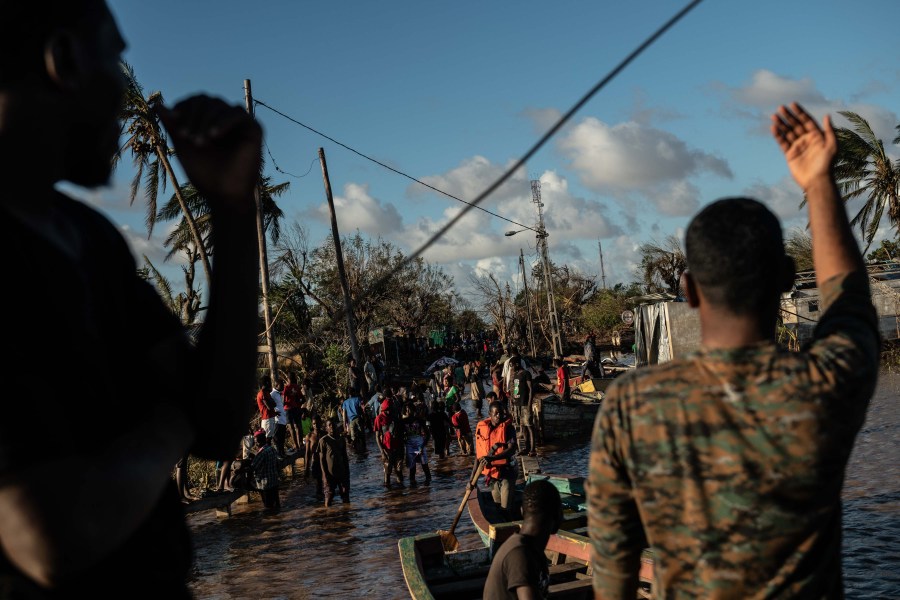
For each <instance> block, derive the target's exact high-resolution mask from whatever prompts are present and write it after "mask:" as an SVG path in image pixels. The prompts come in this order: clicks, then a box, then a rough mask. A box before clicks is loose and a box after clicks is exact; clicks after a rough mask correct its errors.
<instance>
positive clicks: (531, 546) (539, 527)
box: [482, 479, 563, 600]
mask: <svg viewBox="0 0 900 600" xmlns="http://www.w3.org/2000/svg"><path fill="white" fill-rule="evenodd" d="M522 518H523V521H522V527H521V528H520V529H519V532H518V533H514V534H512V535H511V536H510V537H509V539H507V540H506V541H505V542H503V543H502V544H501V545H500V549H499V550H498V551H497V553H496V554H495V555H494V558H493V560H492V561H491V570H490V571H489V572H488V576H487V580H486V581H485V585H484V595H483V596H482V597H483V598H484V599H485V600H525V599H537V598H546V597H547V591H548V588H549V587H550V570H549V568H548V566H547V556H546V555H545V554H544V550H545V549H546V548H547V543H548V542H549V541H550V536H551V535H553V534H555V533H556V532H557V531H559V526H560V525H561V524H562V519H563V511H562V501H561V499H560V497H559V491H558V490H557V489H556V488H555V487H553V484H551V483H550V482H549V481H547V480H545V479H539V480H537V481H532V482H531V483H529V484H528V485H527V486H525V492H524V494H523V495H522Z"/></svg>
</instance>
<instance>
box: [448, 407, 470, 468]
mask: <svg viewBox="0 0 900 600" xmlns="http://www.w3.org/2000/svg"><path fill="white" fill-rule="evenodd" d="M450 424H451V425H453V429H455V430H456V442H457V443H458V444H459V451H460V452H462V455H463V456H469V455H470V454H472V428H471V427H469V415H467V414H466V411H464V410H463V408H462V405H461V404H460V403H459V402H454V403H453V416H452V417H450Z"/></svg>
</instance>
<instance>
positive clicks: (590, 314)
mask: <svg viewBox="0 0 900 600" xmlns="http://www.w3.org/2000/svg"><path fill="white" fill-rule="evenodd" d="M626 308H627V305H626V301H625V298H623V297H620V296H616V295H614V294H612V293H610V292H609V291H606V290H604V291H601V292H599V293H598V294H597V295H596V296H595V297H594V298H593V300H591V302H590V303H588V304H586V305H585V306H584V309H583V310H582V313H581V322H582V324H583V325H584V327H585V328H586V329H588V330H589V331H596V332H598V333H600V334H601V335H604V334H606V333H611V332H612V331H613V330H615V329H617V328H620V327H622V319H621V314H622V311H624V310H625V309H626Z"/></svg>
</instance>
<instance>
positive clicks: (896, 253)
mask: <svg viewBox="0 0 900 600" xmlns="http://www.w3.org/2000/svg"><path fill="white" fill-rule="evenodd" d="M866 260H868V261H869V262H884V261H888V260H900V240H894V241H891V240H881V245H880V246H879V247H878V248H876V249H875V250H873V251H872V252H869V254H868V255H867V256H866Z"/></svg>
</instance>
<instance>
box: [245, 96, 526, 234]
mask: <svg viewBox="0 0 900 600" xmlns="http://www.w3.org/2000/svg"><path fill="white" fill-rule="evenodd" d="M254 103H256V104H257V105H259V106H262V107H264V108H268V109H269V110H271V111H272V112H273V113H275V114H277V115H280V116H282V117H284V118H285V119H287V120H288V121H290V122H292V123H295V124H297V125H299V126H300V127H303V128H305V129H308V130H310V131H312V132H313V133H315V134H316V135H319V136H321V137H323V138H325V139H326V140H329V141H331V142H334V143H335V144H337V145H338V146H341V147H342V148H346V149H347V150H349V151H350V152H352V153H354V154H356V155H358V156H361V157H362V158H364V159H366V160H368V161H371V162H373V163H375V164H376V165H379V166H381V167H384V168H385V169H387V170H389V171H392V172H394V173H396V174H397V175H400V176H402V177H406V178H407V179H409V180H410V181H414V182H416V183H418V184H419V185H423V186H425V187H427V188H428V189H431V190H434V191H435V192H437V193H439V194H443V195H444V196H447V197H448V198H452V199H454V200H456V201H458V202H462V203H463V204H468V205H469V207H470V208H477V209H478V210H480V211H482V212H486V213H487V214H489V215H491V216H493V217H496V218H498V219H503V220H504V221H506V222H508V223H512V224H513V225H516V226H518V227H524V228H525V229H529V230H531V231H535V232H536V230H535V229H534V228H533V227H529V226H528V225H523V224H522V223H519V222H518V221H513V220H512V219H509V218H507V217H504V216H503V215H498V214H497V213H495V212H491V211H489V210H488V209H486V208H483V207H481V206H478V205H477V202H480V201H481V200H477V201H476V202H469V201H467V200H463V199H462V198H460V197H458V196H454V195H453V194H450V193H448V192H445V191H444V190H441V189H438V188H436V187H434V186H433V185H429V184H427V183H425V182H424V181H422V180H421V179H416V178H415V177H413V176H412V175H409V174H407V173H404V172H403V171H401V170H399V169H395V168H394V167H392V166H390V165H386V164H384V163H383V162H381V161H380V160H377V159H375V158H372V157H371V156H368V155H366V154H363V153H362V152H360V151H359V150H356V149H355V148H351V147H350V146H348V145H347V144H344V143H343V142H339V141H337V140H336V139H334V138H333V137H331V136H328V135H326V134H324V133H322V132H321V131H318V130H316V129H314V128H312V127H310V126H309V125H306V124H305V123H301V122H300V121H298V120H297V119H295V118H293V117H291V116H288V115H286V114H285V113H283V112H281V111H280V110H278V109H276V108H272V107H271V106H269V105H268V104H266V103H265V102H263V101H262V100H256V99H254ZM273 162H274V159H273ZM468 210H469V209H463V212H467V211H468Z"/></svg>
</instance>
